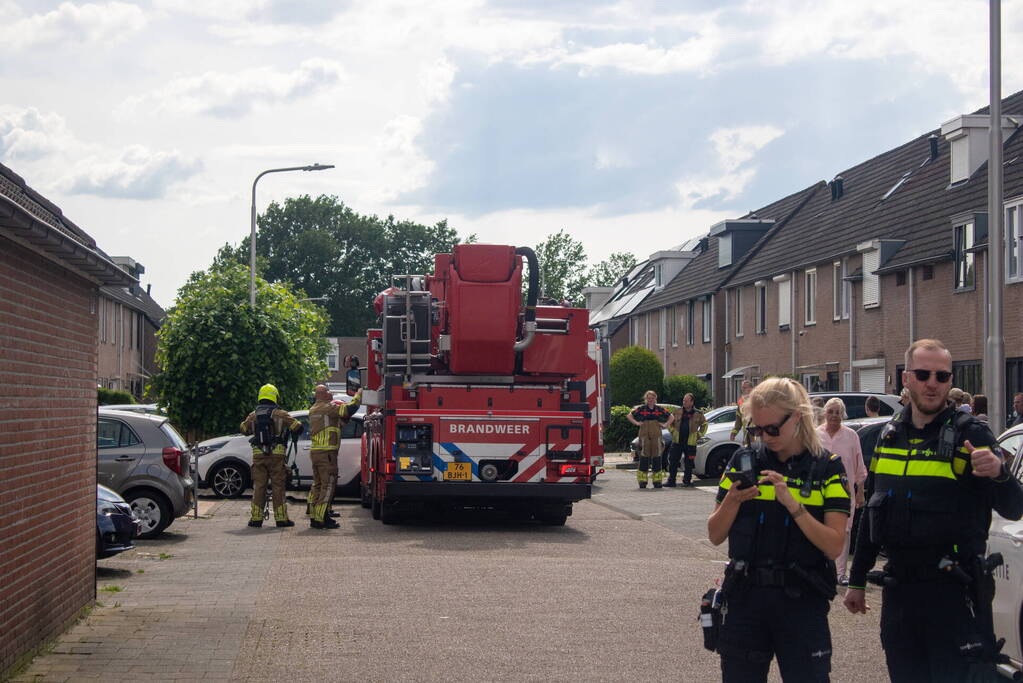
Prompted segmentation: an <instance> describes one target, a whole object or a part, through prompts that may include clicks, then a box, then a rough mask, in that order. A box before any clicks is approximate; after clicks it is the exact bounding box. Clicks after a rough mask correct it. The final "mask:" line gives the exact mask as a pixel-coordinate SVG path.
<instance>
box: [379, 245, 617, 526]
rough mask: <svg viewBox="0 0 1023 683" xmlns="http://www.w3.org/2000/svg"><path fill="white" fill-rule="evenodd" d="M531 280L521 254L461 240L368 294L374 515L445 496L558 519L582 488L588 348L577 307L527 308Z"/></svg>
mask: <svg viewBox="0 0 1023 683" xmlns="http://www.w3.org/2000/svg"><path fill="white" fill-rule="evenodd" d="M523 259H525V261H526V263H527V265H528V289H527V294H526V297H525V299H526V301H525V305H523V302H522V300H523V296H522V277H523ZM538 278H539V268H538V264H537V261H536V256H535V254H534V253H533V251H532V250H531V249H528V248H518V249H516V248H515V247H511V246H502V245H489V244H462V245H457V246H455V248H454V249H453V253H450V254H437V255H436V256H435V257H434V272H433V274H432V275H396V276H395V278H394V280H395V286H393V287H391V288H390V289H388V290H387V291H385V292H383V293H382V294H381V295H379V296H378V297H377V300H376V307H377V310H378V312H379V313H380V315H381V321H382V326H381V328H380V329H374V330H369V332H368V335H367V344H368V348H367V351H368V358H369V360H368V362H367V381H366V388H365V390H364V391H363V403H364V404H365V405H366V406H367V411H368V412H367V414H366V418H365V421H364V425H365V431H364V434H363V441H362V503H363V506H365V507H368V508H371V509H372V512H373V517H374V518H375V519H380V520H382V521H383V522H384V524H393V523H395V522H398V521H400V520H401V519H403V518H407V517H409V516H412V515H417V514H418V513H421V512H422V511H423V509H424V508H426V507H431V506H445V505H447V506H454V507H464V508H508V509H510V510H511V511H512V512H515V513H517V514H518V515H520V516H522V517H524V518H532V519H536V520H539V521H541V522H544V523H547V524H556V525H561V524H564V523H565V519H566V518H567V517H568V516H569V515H570V514H571V513H572V503H574V502H576V501H579V500H582V499H584V498H589V497H590V487H591V484H592V481H593V479H594V478H595V477H596V476H597V474H599V473H600V472H602V471H603V470H602V469H600V467H601V466H602V465H603V464H604V455H603V453H604V451H603V442H602V436H601V434H602V432H601V427H602V424H601V422H602V416H603V401H602V399H601V395H602V392H601V372H602V369H601V363H600V362H599V360H600V355H599V354H600V349H599V348H598V345H597V343H596V341H595V339H594V335H593V332H592V331H591V330H590V329H589V327H588V322H589V317H588V314H587V311H586V310H585V309H580V308H568V307H563V306H556V305H555V306H537V297H538V293H539V282H538Z"/></svg>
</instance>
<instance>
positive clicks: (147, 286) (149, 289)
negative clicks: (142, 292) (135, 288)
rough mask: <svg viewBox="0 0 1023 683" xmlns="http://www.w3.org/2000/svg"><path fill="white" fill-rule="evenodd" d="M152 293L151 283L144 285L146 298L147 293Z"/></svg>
mask: <svg viewBox="0 0 1023 683" xmlns="http://www.w3.org/2000/svg"><path fill="white" fill-rule="evenodd" d="M152 291H153V285H152V283H150V284H148V285H146V296H149V293H150V292H152Z"/></svg>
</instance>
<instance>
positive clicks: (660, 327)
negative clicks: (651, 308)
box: [657, 308, 668, 350]
mask: <svg viewBox="0 0 1023 683" xmlns="http://www.w3.org/2000/svg"><path fill="white" fill-rule="evenodd" d="M667 316H668V309H667V308H662V309H660V310H659V311H657V348H658V349H661V350H663V349H664V345H665V344H666V343H667V341H668V318H667Z"/></svg>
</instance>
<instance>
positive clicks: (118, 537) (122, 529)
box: [96, 484, 142, 560]
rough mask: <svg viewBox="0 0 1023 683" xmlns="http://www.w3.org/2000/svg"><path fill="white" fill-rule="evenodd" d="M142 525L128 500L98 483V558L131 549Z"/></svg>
mask: <svg viewBox="0 0 1023 683" xmlns="http://www.w3.org/2000/svg"><path fill="white" fill-rule="evenodd" d="M141 530H142V525H141V524H140V523H139V521H138V520H137V519H135V515H133V514H132V512H131V506H130V505H128V501H126V500H125V499H124V498H122V497H121V496H120V495H118V494H117V492H116V491H112V490H111V489H108V488H107V487H106V486H103V485H102V484H96V559H97V560H102V559H104V558H107V557H113V556H114V555H116V554H117V553H122V552H124V551H125V550H131V549H132V548H134V547H135V545H134V544H133V543H132V542H131V541H132V539H133V538H135V537H136V536H137V535H138V533H139V531H141Z"/></svg>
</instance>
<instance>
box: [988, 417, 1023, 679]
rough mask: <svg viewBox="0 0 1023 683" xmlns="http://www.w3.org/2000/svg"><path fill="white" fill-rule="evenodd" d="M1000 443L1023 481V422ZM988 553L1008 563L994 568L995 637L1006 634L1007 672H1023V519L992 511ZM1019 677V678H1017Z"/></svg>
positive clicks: (1009, 430) (1004, 650) (1000, 439)
mask: <svg viewBox="0 0 1023 683" xmlns="http://www.w3.org/2000/svg"><path fill="white" fill-rule="evenodd" d="M998 445H999V446H1000V447H1001V448H1002V450H1003V451H1004V452H1005V453H1006V456H1007V457H1008V458H1009V472H1010V473H1011V474H1012V475H1013V476H1014V477H1016V478H1017V479H1019V480H1020V481H1023V425H1016V426H1015V427H1011V428H1009V429H1007V430H1006V431H1004V432H1002V434H1001V436H999V437H998ZM987 551H988V553H1001V554H1002V558H1003V559H1004V562H1005V563H1004V564H1003V565H1002V566H1001V567H998V568H996V569H995V571H994V579H995V599H994V602H993V603H992V612H993V614H994V627H995V638H1005V646H1004V647H1003V648H1002V654H1006V655H1008V656H1009V660H1010V662H1009V663H1008V664H1005V665H1003V666H1002V668H1003V669H1004V670H1005V671H1004V672H1005V673H1007V674H1010V675H1011V674H1012V673H1013V672H1016V675H1017V676H1018V675H1020V673H1019V672H1023V642H1021V640H1023V635H1021V633H1020V629H1021V627H1023V521H1019V522H1013V521H1010V520H1008V519H1005V518H1004V517H1002V516H1001V515H999V514H998V513H997V512H995V513H992V515H991V529H990V531H989V535H988V542H987ZM1013 680H1016V679H1013Z"/></svg>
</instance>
